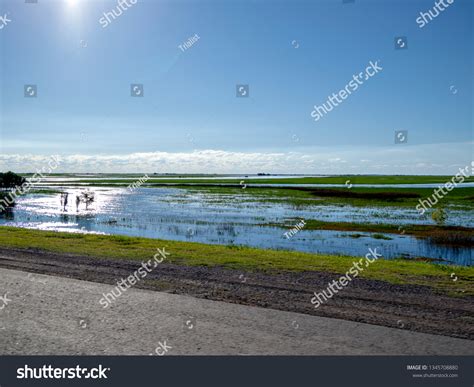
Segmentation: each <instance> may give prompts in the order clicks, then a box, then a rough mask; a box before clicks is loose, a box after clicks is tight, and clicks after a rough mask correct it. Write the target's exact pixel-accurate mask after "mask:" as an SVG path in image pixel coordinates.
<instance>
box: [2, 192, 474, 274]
mask: <svg viewBox="0 0 474 387" xmlns="http://www.w3.org/2000/svg"><path fill="white" fill-rule="evenodd" d="M90 189H91V191H94V192H95V197H96V200H95V202H94V203H93V204H92V205H91V206H90V208H89V209H86V208H85V206H84V204H81V205H80V207H79V209H78V211H76V205H75V195H76V194H78V193H79V192H80V191H81V189H76V188H72V187H63V190H64V191H66V192H68V193H69V203H68V206H67V209H66V210H67V211H65V212H64V211H62V210H61V208H60V196H59V194H55V195H44V194H30V195H27V196H25V197H22V198H19V199H18V200H17V205H16V206H15V208H14V210H13V212H12V214H11V215H10V216H9V217H7V218H5V217H3V218H0V225H9V226H16V227H25V228H32V229H38V230H51V231H67V232H81V233H100V234H115V235H129V236H141V237H147V238H159V239H171V240H179V241H193V242H202V243H210V244H223V245H232V244H234V245H247V246H253V247H259V248H270V249H284V250H298V251H305V252H312V253H327V254H340V255H352V256H362V255H365V254H366V253H367V250H368V248H369V247H371V248H376V247H377V248H378V250H377V251H378V252H381V253H382V254H383V256H384V258H387V259H390V258H394V257H400V256H404V257H407V258H411V257H427V258H432V259H436V260H438V259H439V260H440V261H438V262H440V263H449V264H458V265H465V266H471V265H472V262H471V251H470V249H469V248H451V247H447V246H439V245H433V244H431V243H430V242H429V241H427V240H424V239H416V238H413V237H411V236H407V235H393V234H387V235H388V236H389V237H390V238H392V239H391V240H382V239H374V238H373V237H372V236H371V235H372V234H371V233H361V232H357V234H359V235H362V236H361V237H359V238H353V237H351V236H350V234H354V233H352V232H341V231H326V230H320V231H319V230H318V231H308V230H304V229H303V230H302V231H299V232H298V233H297V234H296V235H294V236H293V237H291V238H290V239H287V238H286V237H285V236H284V232H285V231H288V230H287V229H282V228H279V227H269V226H263V225H264V224H269V223H281V222H282V221H284V220H287V219H292V218H300V219H301V218H302V219H318V220H323V221H347V222H349V221H353V222H366V221H368V220H369V221H370V223H376V222H380V223H390V224H395V225H399V226H400V230H402V229H403V225H404V224H429V223H432V221H431V219H429V218H427V217H420V216H419V214H418V212H417V211H416V210H415V209H399V208H398V209H390V208H387V209H380V208H359V207H351V206H304V207H301V206H300V207H295V206H294V205H291V204H287V203H284V202H283V203H275V202H272V203H268V202H267V203H265V202H261V201H259V200H258V198H257V197H254V196H251V195H246V194H245V193H242V194H237V195H228V194H208V193H205V192H202V191H194V192H193V191H188V190H184V189H178V188H139V189H137V190H135V191H133V192H131V191H130V190H128V189H126V188H104V187H100V188H96V187H90ZM449 214H450V218H449V219H448V223H450V224H453V225H463V226H468V227H473V226H474V224H473V223H474V217H473V216H472V215H473V213H472V212H466V211H456V210H450V211H449ZM296 223H297V221H295V224H296Z"/></svg>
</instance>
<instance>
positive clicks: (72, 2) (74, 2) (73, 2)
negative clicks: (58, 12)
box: [66, 0, 79, 7]
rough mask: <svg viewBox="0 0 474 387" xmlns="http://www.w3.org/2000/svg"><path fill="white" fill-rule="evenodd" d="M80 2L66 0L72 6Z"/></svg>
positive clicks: (77, 0)
mask: <svg viewBox="0 0 474 387" xmlns="http://www.w3.org/2000/svg"><path fill="white" fill-rule="evenodd" d="M78 2H79V0H66V3H67V4H68V5H69V6H71V7H73V6H75V5H76V4H77V3H78Z"/></svg>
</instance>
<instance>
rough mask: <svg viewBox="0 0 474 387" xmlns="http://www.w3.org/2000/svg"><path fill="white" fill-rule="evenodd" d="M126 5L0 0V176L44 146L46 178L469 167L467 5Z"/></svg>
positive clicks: (410, 1) (31, 163)
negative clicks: (139, 89) (55, 164)
mask: <svg viewBox="0 0 474 387" xmlns="http://www.w3.org/2000/svg"><path fill="white" fill-rule="evenodd" d="M29 1H34V0H29ZM133 1H134V2H135V4H133V3H132V2H131V0H127V1H125V2H122V7H123V8H125V10H122V12H121V15H119V16H113V17H112V16H109V17H108V19H109V21H108V22H107V23H105V22H104V19H102V21H101V18H103V17H104V13H107V12H108V13H111V12H112V11H113V10H115V13H116V14H119V13H120V12H119V9H120V8H119V5H118V3H117V1H89V0H54V1H50V0H37V3H26V2H24V1H18V0H16V1H13V0H0V17H3V19H1V20H0V69H1V76H0V82H1V88H0V90H1V91H0V170H13V171H17V172H33V171H35V170H36V169H41V167H43V166H44V164H45V163H46V162H47V160H48V159H49V157H50V156H51V155H59V156H60V157H61V160H62V163H61V164H60V166H59V168H58V172H104V173H105V172H136V173H139V172H156V173H186V172H188V173H198V172H199V173H257V172H265V173H306V174H346V173H351V174H358V173H361V174H363V173H378V174H455V173H456V172H457V169H458V168H459V167H464V166H466V165H470V164H471V161H472V159H473V145H474V141H473V130H474V129H473V116H472V108H473V87H474V81H473V79H474V78H473V47H474V44H473V43H474V42H473V38H474V35H473V19H474V11H473V9H474V4H473V2H472V1H470V0H455V1H454V3H453V4H451V5H449V6H448V7H447V8H446V9H445V10H444V11H442V12H440V14H439V15H438V16H437V17H436V18H433V20H431V21H430V22H429V23H428V24H426V25H425V26H424V27H423V28H420V24H419V23H418V22H417V21H416V19H417V18H418V17H419V16H420V12H425V13H426V12H428V11H429V10H430V9H432V8H433V7H434V5H435V2H434V0H397V1H395V0H354V2H353V3H348V4H346V3H344V2H343V0H320V1H317V0H313V1H295V0H287V1H271V0H268V1H263V0H259V1H257V0H226V1H217V0H215V1H204V0H194V1H179V0H173V1H158V0H155V1H151V0H133ZM445 2H447V0H445ZM5 16H6V19H7V20H8V21H7V22H6V24H5ZM2 20H3V28H2V27H1V26H2ZM104 25H105V27H104ZM193 36H194V37H195V38H194V39H193V44H192V45H190V46H189V45H188V46H189V47H188V48H187V49H184V50H183V49H182V48H180V47H179V46H180V45H181V47H183V43H184V42H186V41H188V40H189V39H191V38H192V37H193ZM399 37H404V38H406V43H405V44H406V47H407V48H406V49H396V44H395V41H396V40H397V39H396V38H399ZM370 62H372V63H375V62H377V64H378V66H379V67H380V68H381V70H380V71H379V72H378V73H377V74H375V75H373V76H372V77H369V78H368V79H367V80H364V82H363V84H360V85H359V87H358V89H357V90H355V91H353V92H352V94H350V95H349V96H348V97H347V98H346V99H345V100H342V101H341V103H340V104H339V105H338V106H337V107H335V108H334V109H332V110H331V111H329V112H328V113H327V114H325V115H324V116H323V117H321V119H319V120H318V121H315V119H314V118H313V117H312V116H311V113H312V111H313V110H314V106H315V105H322V104H323V103H327V99H328V96H330V95H332V94H333V93H338V92H339V91H340V90H341V89H344V88H345V87H346V86H347V85H348V84H349V82H350V81H351V80H353V76H354V75H357V74H359V73H360V72H365V69H366V68H367V66H368V65H369V63H370ZM132 84H140V85H143V97H136V96H132V95H131V85H132ZM25 85H35V86H36V94H35V97H30V98H28V97H25ZM237 85H248V97H237V90H236V88H237ZM29 90H31V89H29ZM396 131H407V134H405V138H404V142H402V143H396V141H395V140H396V137H395V136H396Z"/></svg>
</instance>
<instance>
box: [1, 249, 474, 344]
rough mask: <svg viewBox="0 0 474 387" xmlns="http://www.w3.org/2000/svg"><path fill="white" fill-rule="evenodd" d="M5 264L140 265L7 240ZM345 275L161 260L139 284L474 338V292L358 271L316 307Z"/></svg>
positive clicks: (117, 275)
mask: <svg viewBox="0 0 474 387" xmlns="http://www.w3.org/2000/svg"><path fill="white" fill-rule="evenodd" d="M0 267H3V268H7V269H16V270H23V271H27V272H32V273H41V274H49V275H57V276H62V277H69V278H75V279H81V280H87V281H93V282H100V283H106V284H112V285H114V284H116V283H117V281H119V280H120V279H122V278H126V277H128V276H129V275H131V274H132V273H133V272H134V271H135V270H137V269H138V268H139V267H140V263H138V262H137V261H128V260H121V259H103V258H92V257H87V256H76V255H69V254H55V253H51V252H45V251H38V250H17V249H6V248H0ZM338 277H339V276H338V275H336V274H333V273H324V272H298V273H294V272H273V273H269V272H244V271H239V270H230V269H224V268H222V267H202V266H180V265H175V264H167V263H164V262H163V263H161V264H160V265H159V266H158V267H157V268H156V269H154V270H153V271H152V272H150V273H149V274H148V275H147V277H146V278H144V279H143V280H141V281H140V282H138V284H137V285H135V286H136V287H139V288H144V289H150V290H157V291H164V292H169V293H177V294H186V295H190V296H193V297H198V298H207V299H211V300H218V301H225V302H231V303H237V304H244V305H253V306H259V307H264V308H272V309H279V310H285V311H291V312H298V313H304V314H310V315H316V316H324V317H332V318H338V319H344V320H351V321H357V322H363V323H369V324H375V325H383V326H387V327H394V328H400V329H406V330H411V331H417V332H425V333H431V334H439V335H445V336H452V337H459V338H467V339H471V340H473V339H474V297H465V298H452V297H448V296H443V295H439V294H437V293H435V292H434V291H433V290H432V289H431V288H429V287H425V286H413V285H393V284H390V283H387V282H384V281H375V280H367V279H360V278H356V279H354V280H353V281H352V282H351V283H350V284H349V285H348V286H347V287H346V288H344V289H342V290H340V291H339V292H338V293H337V294H335V295H334V296H333V297H332V298H331V299H329V300H328V301H327V302H325V303H323V304H322V305H321V306H319V307H318V308H314V305H312V304H311V302H310V300H311V298H312V297H313V296H314V294H313V292H314V291H316V292H322V290H323V289H326V288H327V286H328V283H329V282H331V281H332V280H333V279H337V278H338Z"/></svg>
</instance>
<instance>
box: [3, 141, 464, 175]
mask: <svg viewBox="0 0 474 387" xmlns="http://www.w3.org/2000/svg"><path fill="white" fill-rule="evenodd" d="M472 147H473V143H472V142H471V143H456V144H455V143H448V144H424V145H415V146H407V145H395V146H391V147H345V148H344V149H341V148H337V149H336V148H328V147H325V148H323V147H321V148H318V147H311V148H305V149H304V150H301V151H299V152H269V153H268V152H231V151H224V150H200V151H194V152H187V153H185V152H176V153H172V152H147V153H130V154H111V155H110V154H102V155H85V154H73V155H62V156H61V160H62V162H61V164H60V166H59V168H58V169H57V172H103V173H112V172H115V173H120V172H122V173H132V172H136V173H141V172H146V173H153V172H157V173H258V172H265V173H307V174H344V173H378V174H382V173H386V174H451V173H452V172H453V171H455V170H456V169H457V168H459V167H464V166H466V165H470V163H471V160H472ZM49 157H50V155H33V154H27V155H18V154H7V155H0V170H3V171H6V170H12V171H16V172H35V171H36V170H37V169H40V168H41V167H43V166H44V165H45V164H46V163H47V162H48V160H49ZM369 160H370V161H369Z"/></svg>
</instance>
